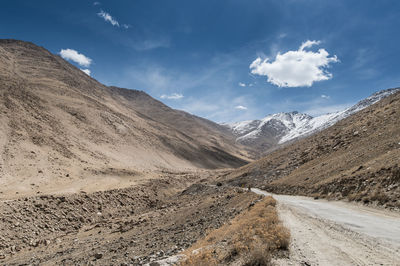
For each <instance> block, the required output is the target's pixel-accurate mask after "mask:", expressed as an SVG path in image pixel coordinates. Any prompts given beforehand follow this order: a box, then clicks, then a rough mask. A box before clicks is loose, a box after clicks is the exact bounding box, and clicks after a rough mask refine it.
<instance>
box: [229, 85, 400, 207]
mask: <svg viewBox="0 0 400 266" xmlns="http://www.w3.org/2000/svg"><path fill="white" fill-rule="evenodd" d="M399 158H400V93H396V94H394V95H391V96H389V97H387V98H385V99H383V100H381V101H380V102H378V103H376V104H374V105H372V106H370V107H368V108H366V109H364V110H362V111H360V112H358V113H356V114H354V115H352V116H350V117H348V118H346V119H344V120H342V121H340V122H338V123H337V124H335V125H334V126H332V127H330V128H328V129H326V130H324V131H322V132H320V133H318V134H315V135H313V136H310V137H308V138H306V139H303V140H300V141H298V142H295V143H294V144H291V145H288V146H286V147H284V148H282V149H279V150H277V151H275V152H273V153H272V154H270V155H268V156H267V157H265V158H263V159H261V160H258V161H256V162H254V163H251V164H249V165H246V166H244V167H242V168H239V169H237V170H234V171H233V172H232V173H230V174H229V175H227V176H226V177H225V179H227V180H229V182H230V183H232V184H237V185H246V186H248V185H250V186H256V187H261V188H263V189H266V190H268V191H272V192H276V193H283V194H300V195H313V196H316V197H318V196H323V197H329V198H336V199H342V198H346V199H349V200H356V201H363V202H364V203H370V202H376V203H378V204H382V205H385V206H387V207H400V201H399V200H398V199H399V196H400V168H399V166H400V159H399Z"/></svg>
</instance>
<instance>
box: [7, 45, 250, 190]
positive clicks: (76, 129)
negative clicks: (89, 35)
mask: <svg viewBox="0 0 400 266" xmlns="http://www.w3.org/2000/svg"><path fill="white" fill-rule="evenodd" d="M0 125H1V127H0V136H1V138H0V156H1V157H0V181H1V184H2V187H1V191H0V192H2V193H3V194H0V197H1V196H4V197H5V196H6V195H5V194H7V197H9V196H10V193H19V195H21V194H35V193H42V192H46V191H47V192H55V191H57V192H60V191H64V192H74V191H79V189H81V188H82V187H87V186H88V185H90V186H91V187H93V188H95V189H108V188H113V187H121V186H128V185H132V184H135V183H137V182H139V181H140V180H142V179H145V177H146V178H147V177H151V176H152V175H151V174H149V173H148V171H154V170H157V171H159V170H162V169H181V170H183V169H184V170H188V169H191V170H194V169H198V168H208V169H214V168H224V167H238V166H241V165H243V164H245V163H246V162H247V160H248V158H249V157H248V154H247V152H246V151H245V149H243V148H242V147H240V146H239V145H237V144H235V142H234V138H233V136H232V135H231V134H230V133H229V132H228V131H226V130H225V129H224V128H223V127H221V126H219V125H217V124H215V123H213V122H211V121H207V120H205V119H201V118H198V117H195V116H192V115H190V114H187V113H184V112H182V111H177V110H173V109H171V108H169V107H167V106H165V105H164V104H162V103H161V102H158V101H156V100H155V99H153V98H151V97H150V96H149V95H147V94H145V93H144V92H139V91H131V90H127V89H120V88H115V87H107V86H104V85H102V84H101V83H99V82H97V81H96V80H94V79H93V78H91V77H89V76H88V75H86V74H85V73H83V72H82V71H81V70H79V69H78V68H76V67H74V66H72V65H71V64H69V63H67V62H66V61H65V60H63V59H61V58H60V57H59V56H56V55H53V54H52V53H50V52H49V51H47V50H46V49H44V48H41V47H38V46H36V45H34V44H32V43H27V42H23V41H16V40H0ZM200 136H201V137H200Z"/></svg>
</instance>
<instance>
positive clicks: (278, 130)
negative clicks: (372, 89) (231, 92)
mask: <svg viewBox="0 0 400 266" xmlns="http://www.w3.org/2000/svg"><path fill="white" fill-rule="evenodd" d="M399 90H400V89H399V88H394V89H387V90H382V91H379V92H376V93H374V94H373V95H371V96H369V97H368V98H366V99H364V100H362V101H360V102H358V103H357V104H355V105H353V106H351V107H349V108H347V109H345V110H343V111H338V112H335V113H330V114H325V115H321V116H317V117H312V116H310V115H307V114H301V113H298V112H296V111H295V112H290V113H278V114H272V115H268V116H266V117H265V118H263V119H261V120H249V121H242V122H237V123H232V124H223V125H224V126H226V127H228V128H229V129H230V130H231V131H232V133H233V134H234V135H235V136H236V141H237V142H239V143H242V144H244V145H248V146H250V147H254V148H257V149H259V150H260V151H268V149H271V148H274V147H276V146H277V145H279V144H283V143H286V142H289V141H293V140H295V139H299V138H302V137H305V136H308V135H310V134H313V133H315V132H317V131H321V130H323V129H325V128H327V127H330V126H332V125H334V124H335V123H336V122H338V121H340V120H342V119H344V118H346V117H349V116H350V115H352V114H354V113H356V112H358V111H360V110H362V109H364V108H366V107H368V106H370V105H372V104H374V103H376V102H378V101H380V100H381V99H383V98H385V97H387V96H389V95H392V94H393V93H396V92H397V91H399Z"/></svg>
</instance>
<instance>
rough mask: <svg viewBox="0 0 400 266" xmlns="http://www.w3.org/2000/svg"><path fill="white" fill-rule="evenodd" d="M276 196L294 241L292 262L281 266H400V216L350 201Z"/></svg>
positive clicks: (280, 213) (284, 260)
mask: <svg viewBox="0 0 400 266" xmlns="http://www.w3.org/2000/svg"><path fill="white" fill-rule="evenodd" d="M252 190H253V192H256V193H257V194H263V195H266V194H268V193H266V192H264V191H261V190H258V189H252ZM274 197H275V198H276V199H277V200H278V202H279V204H278V210H279V215H280V218H281V219H282V220H283V223H284V225H285V226H286V227H288V228H289V229H290V232H291V237H292V242H291V245H290V257H289V259H278V260H277V261H276V263H277V264H278V265H400V214H398V213H393V212H390V211H386V210H378V209H373V208H368V207H363V206H358V205H355V204H350V203H346V202H330V201H325V200H314V199H311V198H307V197H297V196H283V195H274Z"/></svg>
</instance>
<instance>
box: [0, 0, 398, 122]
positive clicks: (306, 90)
mask: <svg viewBox="0 0 400 266" xmlns="http://www.w3.org/2000/svg"><path fill="white" fill-rule="evenodd" d="M399 14H400V1H397V0H392V1H389V0H381V1H377V0H358V1H356V0H335V1H328V0H327V1H323V0H282V1H275V0H273V1H272V0H271V1H268V0H224V1H215V0H202V1H192V0H185V1H183V0H181V1H177V0H168V1H165V0H130V1H128V0H119V1H97V2H96V1H86V0H75V1H54V0H52V1H41V0H35V1H28V0H26V1H20V0H12V1H11V0H3V1H2V3H1V8H0V36H1V38H14V39H21V40H26V41H31V42H34V43H36V44H38V45H41V46H43V47H45V48H47V49H48V50H50V51H51V52H53V53H55V54H60V52H61V51H62V50H63V53H62V55H63V56H64V57H65V58H67V59H68V60H69V61H70V62H71V63H73V64H74V65H76V66H78V67H80V68H81V69H85V70H86V69H88V70H89V71H90V74H91V76H92V77H93V78H95V79H97V80H99V81H100V82H102V83H105V84H106V85H115V86H120V87H124V88H131V89H139V90H144V91H146V92H147V93H149V94H150V95H151V96H153V97H155V98H157V99H159V100H161V101H163V102H164V103H166V104H167V105H169V106H171V107H174V108H177V109H182V110H185V111H188V112H190V113H193V114H196V115H199V116H202V117H206V118H208V119H211V120H214V121H216V122H233V121H240V120H246V119H256V118H262V117H264V116H266V115H267V114H271V113H276V112H287V111H293V110H297V111H300V112H306V113H309V114H311V115H318V114H322V113H326V112H332V111H336V110H341V109H343V108H345V107H347V106H349V105H351V104H354V103H355V102H357V101H358V100H360V99H362V98H365V97H367V96H369V95H370V94H371V93H373V92H375V91H377V90H380V89H385V88H391V87H399V86H400V65H399V61H400V19H399ZM67 49H69V50H67ZM277 55H278V56H277ZM257 58H259V59H257ZM88 59H90V60H89V61H88ZM85 60H86V61H85ZM86 71H87V70H86Z"/></svg>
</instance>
